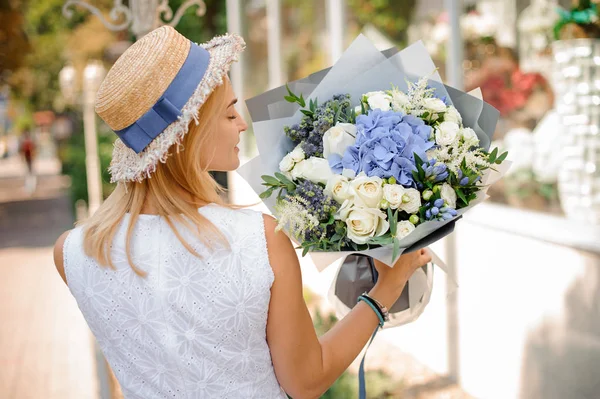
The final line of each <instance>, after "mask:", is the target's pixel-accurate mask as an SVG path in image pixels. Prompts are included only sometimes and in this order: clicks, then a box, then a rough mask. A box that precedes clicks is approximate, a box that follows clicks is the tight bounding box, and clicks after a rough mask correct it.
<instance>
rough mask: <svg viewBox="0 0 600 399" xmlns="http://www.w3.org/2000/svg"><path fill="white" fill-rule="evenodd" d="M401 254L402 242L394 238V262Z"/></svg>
mask: <svg viewBox="0 0 600 399" xmlns="http://www.w3.org/2000/svg"><path fill="white" fill-rule="evenodd" d="M399 252H400V241H398V240H397V239H396V238H395V237H394V250H393V251H392V261H394V260H396V257H397V256H398V253H399Z"/></svg>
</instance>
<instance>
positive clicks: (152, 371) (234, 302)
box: [63, 204, 287, 399]
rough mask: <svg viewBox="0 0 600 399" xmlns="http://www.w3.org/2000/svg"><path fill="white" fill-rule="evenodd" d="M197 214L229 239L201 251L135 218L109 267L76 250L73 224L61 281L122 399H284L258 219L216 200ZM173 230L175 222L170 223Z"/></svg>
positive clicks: (158, 224)
mask: <svg viewBox="0 0 600 399" xmlns="http://www.w3.org/2000/svg"><path fill="white" fill-rule="evenodd" d="M199 212H200V213H201V214H202V215H203V216H205V217H206V218H208V219H209V220H210V221H211V222H212V223H213V224H214V225H215V226H216V227H217V228H218V229H219V230H220V231H221V232H222V233H223V235H224V236H225V237H226V238H227V240H228V241H229V242H230V243H231V245H230V246H229V247H226V246H224V245H218V244H216V242H217V241H216V240H215V241H214V242H213V244H214V247H213V249H212V250H211V249H209V248H207V247H206V246H205V245H203V244H202V242H200V241H199V240H197V239H196V238H194V236H193V235H192V234H191V233H190V232H189V231H188V230H187V229H185V228H183V227H182V226H178V227H179V228H178V231H179V232H180V234H181V235H182V236H183V237H184V238H185V239H186V241H187V243H188V244H190V245H191V246H192V247H193V248H194V249H195V250H196V252H197V253H199V254H200V255H201V258H198V257H196V256H194V255H193V254H191V253H190V252H189V251H188V250H187V249H186V248H185V247H184V246H183V244H182V243H181V242H180V240H179V239H178V238H177V236H176V235H175V233H174V232H173V231H172V229H171V228H170V227H169V225H168V224H167V222H166V221H165V220H164V218H162V217H160V216H157V215H140V217H139V219H138V221H137V223H136V224H135V227H134V231H133V235H132V241H131V246H132V247H131V248H132V250H131V253H132V256H133V262H134V264H135V266H136V267H138V268H140V269H142V270H144V271H145V272H147V273H148V274H147V276H146V277H139V276H137V275H136V274H135V273H134V272H133V270H132V269H131V268H130V266H129V264H128V261H127V254H126V251H125V237H126V234H127V226H128V223H129V215H126V216H125V218H124V219H123V220H122V221H121V225H120V227H119V230H118V233H117V234H116V236H115V239H114V241H113V245H112V249H111V251H112V252H111V253H112V259H113V262H114V264H115V267H116V270H112V269H110V268H108V267H102V266H100V265H98V263H97V262H96V261H95V260H94V259H93V258H90V257H88V256H86V255H85V253H84V251H83V242H82V241H83V231H82V228H81V227H77V228H75V229H74V230H72V231H71V233H70V234H69V235H68V237H67V239H66V241H65V246H64V250H63V253H64V265H65V274H66V277H67V282H68V285H69V289H70V290H71V293H72V294H73V296H74V297H75V299H76V301H77V304H78V306H79V309H80V310H81V312H82V313H83V316H84V317H85V319H86V321H87V323H88V325H89V327H90V329H91V330H92V332H93V333H94V335H95V337H96V339H97V342H98V345H99V346H100V348H101V349H102V352H103V353H104V355H105V357H106V359H107V361H108V363H109V364H110V366H111V368H112V370H113V372H114V374H115V376H116V378H117V379H118V381H119V383H120V385H121V388H122V391H123V394H124V396H125V398H126V399H138V398H139V399H154V398H211V399H212V398H283V399H285V398H287V395H286V394H285V393H284V391H283V389H282V388H281V387H280V385H279V383H278V381H277V378H276V376H275V372H274V370H273V364H272V362H271V355H270V351H269V347H268V345H267V341H266V325H267V313H268V307H269V301H270V288H271V285H272V283H273V280H274V277H273V271H272V269H271V266H270V264H269V259H268V253H267V246H266V238H265V233H264V224H263V216H262V214H261V213H259V212H255V211H251V210H231V209H227V208H224V207H220V206H217V205H214V204H211V205H208V206H205V207H202V208H200V209H199ZM176 226H177V225H176Z"/></svg>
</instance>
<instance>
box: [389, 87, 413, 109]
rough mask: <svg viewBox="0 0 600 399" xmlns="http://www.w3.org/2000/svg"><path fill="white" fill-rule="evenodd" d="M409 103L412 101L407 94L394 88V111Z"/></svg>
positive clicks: (403, 107)
mask: <svg viewBox="0 0 600 399" xmlns="http://www.w3.org/2000/svg"><path fill="white" fill-rule="evenodd" d="M409 104H410V101H409V99H408V96H407V95H406V94H404V93H403V92H401V91H400V90H394V91H393V92H392V108H393V110H394V111H402V110H404V109H405V108H406V107H407V106H408V105H409Z"/></svg>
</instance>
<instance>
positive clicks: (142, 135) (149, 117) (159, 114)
mask: <svg viewBox="0 0 600 399" xmlns="http://www.w3.org/2000/svg"><path fill="white" fill-rule="evenodd" d="M209 60H210V53H209V52H208V51H207V50H206V49H204V48H202V47H200V46H198V45H197V44H194V43H191V46H190V52H189V53H188V56H187V58H186V60H185V62H184V63H183V65H182V66H181V69H179V72H177V75H176V76H175V78H174V79H173V81H172V82H171V84H170V85H169V87H168V88H167V90H165V92H164V93H163V95H162V96H161V97H160V98H159V99H158V101H157V102H156V103H155V104H154V105H153V106H152V108H150V109H149V110H148V111H147V112H146V113H145V114H144V115H142V116H141V117H140V118H139V119H138V120H137V121H135V122H134V123H133V124H132V125H130V126H128V127H126V128H125V129H122V130H119V131H116V132H115V133H116V134H117V135H118V136H119V138H120V139H121V141H123V143H124V144H125V145H126V146H127V147H129V148H131V149H132V150H134V151H135V152H136V153H138V154H139V153H140V152H142V151H143V150H144V149H145V148H146V147H147V146H148V145H149V144H150V143H151V142H152V140H154V139H155V138H156V137H157V136H158V135H159V134H160V133H162V132H163V131H164V130H165V129H166V128H167V126H169V125H170V124H171V123H173V122H175V121H176V120H177V118H179V117H180V116H181V110H182V109H183V106H184V105H185V104H186V103H187V102H188V100H189V99H190V97H191V96H192V94H194V91H196V89H197V88H198V85H199V84H200V82H201V81H202V78H203V77H204V74H205V73H206V70H207V69H208V62H209ZM159 73H160V72H159Z"/></svg>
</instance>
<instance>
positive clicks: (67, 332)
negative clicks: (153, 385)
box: [0, 158, 98, 399]
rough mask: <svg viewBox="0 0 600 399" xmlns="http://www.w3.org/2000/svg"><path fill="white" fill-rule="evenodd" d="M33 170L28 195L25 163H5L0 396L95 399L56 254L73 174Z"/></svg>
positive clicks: (86, 346)
mask: <svg viewBox="0 0 600 399" xmlns="http://www.w3.org/2000/svg"><path fill="white" fill-rule="evenodd" d="M36 167H37V169H38V171H39V173H40V174H41V176H40V177H39V178H38V190H37V191H36V193H34V195H33V196H31V197H29V196H28V195H27V193H26V192H25V191H24V189H23V183H24V178H23V174H22V172H24V165H22V164H20V162H19V160H18V159H14V158H13V159H4V160H0V273H1V279H0V320H1V323H0V370H1V371H0V398H3V399H29V398H31V399H41V398H43V399H59V398H60V399H71V398H72V399H87V398H89V399H97V398H98V382H97V373H96V366H95V360H94V353H93V341H92V336H91V333H90V332H89V329H88V327H87V325H86V324H85V321H84V320H83V317H82V316H81V314H80V312H79V309H78V308H77V304H76V303H75V301H74V299H73V298H72V297H71V295H70V293H69V291H68V288H67V287H66V286H65V285H64V284H63V282H62V280H61V279H60V277H59V276H58V274H57V273H56V270H55V268H54V263H53V259H52V246H53V243H54V241H55V240H56V238H58V235H59V234H60V233H61V232H63V231H65V230H66V229H69V228H71V227H72V224H73V215H72V212H71V204H70V201H69V200H68V198H67V196H66V191H65V187H67V186H68V179H67V178H65V177H63V176H59V175H57V174H56V172H57V170H58V169H57V162H56V161H52V160H43V161H40V162H38V163H36Z"/></svg>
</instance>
